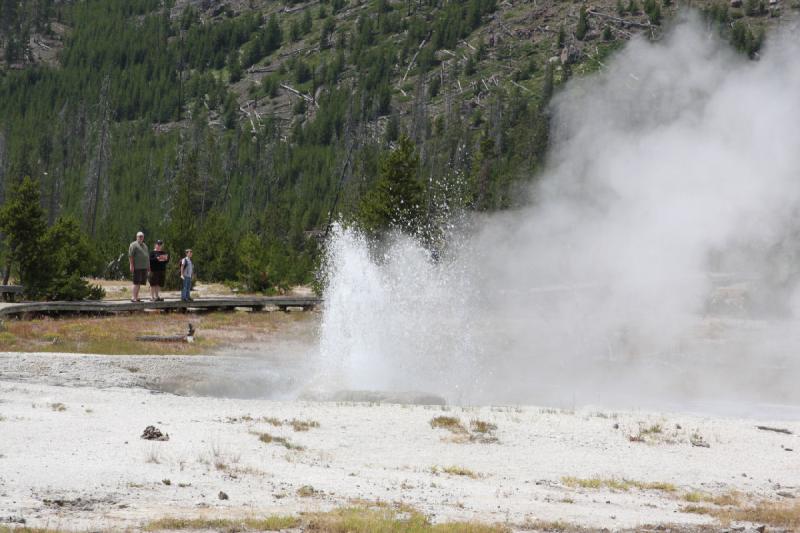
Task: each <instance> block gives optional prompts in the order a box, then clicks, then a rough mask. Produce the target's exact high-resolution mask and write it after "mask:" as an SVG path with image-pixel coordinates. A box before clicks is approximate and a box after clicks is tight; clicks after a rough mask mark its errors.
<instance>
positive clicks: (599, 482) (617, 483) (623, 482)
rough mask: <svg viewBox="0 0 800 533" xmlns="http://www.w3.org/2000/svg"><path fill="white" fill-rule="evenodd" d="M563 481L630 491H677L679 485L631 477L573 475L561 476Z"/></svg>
mask: <svg viewBox="0 0 800 533" xmlns="http://www.w3.org/2000/svg"><path fill="white" fill-rule="evenodd" d="M561 482H562V483H563V484H564V485H566V486H567V487H572V488H583V489H602V488H607V489H611V490H618V491H625V492H627V491H629V490H631V489H639V490H658V491H663V492H675V491H676V490H678V489H677V487H675V485H673V484H672V483H665V482H658V481H657V482H647V481H635V480H631V479H616V478H600V477H593V478H577V477H572V476H565V477H562V478H561Z"/></svg>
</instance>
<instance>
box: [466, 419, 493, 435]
mask: <svg viewBox="0 0 800 533" xmlns="http://www.w3.org/2000/svg"><path fill="white" fill-rule="evenodd" d="M469 429H470V430H471V431H472V432H474V433H483V434H487V433H491V432H492V431H495V430H496V429H497V425H496V424H492V423H491V422H485V421H483V420H470V422H469Z"/></svg>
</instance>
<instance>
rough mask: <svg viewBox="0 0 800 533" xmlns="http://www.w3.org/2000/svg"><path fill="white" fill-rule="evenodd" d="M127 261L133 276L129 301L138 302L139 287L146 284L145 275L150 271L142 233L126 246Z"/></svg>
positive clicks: (148, 255)
mask: <svg viewBox="0 0 800 533" xmlns="http://www.w3.org/2000/svg"><path fill="white" fill-rule="evenodd" d="M128 261H129V262H130V266H131V274H132V275H133V290H132V291H131V292H132V295H131V296H132V297H131V301H132V302H139V301H141V300H139V287H140V286H142V285H144V284H146V283H147V273H148V272H149V271H150V253H149V252H148V250H147V245H146V244H145V243H144V233H142V232H141V231H140V232H139V233H137V234H136V240H135V241H133V242H132V243H131V245H130V246H128Z"/></svg>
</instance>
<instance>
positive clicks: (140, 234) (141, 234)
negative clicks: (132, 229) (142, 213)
mask: <svg viewBox="0 0 800 533" xmlns="http://www.w3.org/2000/svg"><path fill="white" fill-rule="evenodd" d="M136 236H137V237H144V233H142V232H141V231H140V232H138V233H137V234H136Z"/></svg>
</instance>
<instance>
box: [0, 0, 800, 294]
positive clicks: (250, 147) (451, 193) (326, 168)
mask: <svg viewBox="0 0 800 533" xmlns="http://www.w3.org/2000/svg"><path fill="white" fill-rule="evenodd" d="M786 1H787V0H781V2H780V3H774V0H773V1H772V2H770V1H769V0H746V1H745V2H744V5H738V4H737V3H736V0H734V4H736V7H729V5H730V4H729V3H728V2H727V1H726V2H722V3H713V2H711V3H708V2H703V3H702V4H701V5H700V6H699V7H701V8H702V9H703V11H704V13H705V17H706V21H707V23H708V24H709V28H713V29H715V30H718V31H720V32H721V33H722V34H724V35H726V36H728V37H730V39H731V41H732V44H733V45H734V46H735V47H736V48H737V49H739V50H741V51H742V52H743V53H746V54H749V55H750V56H751V57H754V58H755V57H757V52H758V49H759V47H760V43H761V41H762V40H763V28H764V27H765V26H766V25H768V24H769V23H778V22H780V21H782V20H785V19H786V18H789V17H792V16H794V13H796V11H795V8H796V7H797V6H796V5H789V4H785V5H784V4H783V2H786ZM790 1H796V0H790ZM695 6H697V4H696V3H695ZM677 9H678V6H677V5H675V4H674V3H673V2H672V1H670V0H645V1H644V2H640V0H626V1H623V0H617V1H616V2H614V1H613V0H600V1H597V2H593V3H591V4H590V3H584V2H580V1H575V2H572V1H565V2H564V1H553V0H544V1H542V0H538V1H530V2H528V1H520V0H513V1H512V0H503V1H502V2H501V1H497V0H467V1H458V2H456V1H449V0H424V1H423V0H416V1H411V0H325V1H311V2H296V1H291V0H287V1H282V2H278V1H265V0H227V1H211V0H80V1H77V0H76V1H68V0H61V1H58V0H26V1H20V0H0V45H1V46H2V54H0V55H2V58H3V61H2V62H0V194H2V195H4V200H5V198H6V197H7V196H8V195H9V194H10V193H11V191H12V189H13V188H14V187H15V186H16V185H17V184H19V183H20V182H21V180H22V179H23V177H25V176H30V177H31V178H33V179H34V180H36V182H37V183H38V185H39V189H40V196H41V206H42V208H43V210H44V217H45V219H46V221H47V223H48V224H49V225H53V224H55V223H56V221H57V220H58V219H59V218H60V217H74V218H75V219H76V220H77V222H78V224H79V225H80V228H82V230H83V231H84V232H85V233H86V234H87V235H88V237H89V242H90V243H92V246H91V250H92V254H93V257H92V261H91V262H90V263H91V265H93V266H92V267H90V268H91V269H93V270H94V271H95V273H97V274H102V273H103V269H104V265H106V264H107V263H108V262H109V261H111V260H112V259H115V258H117V257H118V256H119V255H120V254H122V253H124V252H125V251H126V250H127V244H128V243H129V242H130V241H131V240H133V236H134V234H135V233H136V231H138V230H142V231H144V232H145V234H146V235H147V241H148V242H152V241H154V240H155V239H156V238H163V239H164V240H165V241H166V243H167V248H168V249H170V250H173V251H178V250H180V249H182V248H184V247H187V246H191V247H192V248H194V250H195V259H196V263H197V264H198V270H199V273H200V276H201V277H203V278H206V279H218V280H237V281H239V282H241V283H243V284H244V285H246V286H247V288H249V289H254V290H264V289H269V288H275V287H281V286H285V285H288V284H292V283H301V282H308V281H309V280H310V276H311V272H312V271H313V267H314V264H315V261H316V258H317V252H318V246H319V236H320V234H322V233H324V231H325V229H326V227H327V226H328V223H329V221H330V220H331V216H333V217H334V218H336V217H338V216H339V215H341V216H343V217H345V218H350V219H353V218H359V217H361V218H362V219H363V220H364V223H365V225H367V226H370V227H372V228H377V229H380V227H381V224H382V223H391V222H392V220H393V217H394V214H393V213H392V208H391V206H388V208H387V206H386V205H380V203H381V202H383V203H386V202H393V201H396V200H397V198H396V197H393V196H392V195H391V194H387V193H386V191H387V190H389V189H391V187H389V185H391V183H392V180H396V179H398V177H397V175H398V172H393V167H392V165H390V164H387V161H389V160H390V158H392V157H393V158H394V159H392V161H394V163H392V164H393V165H401V167H402V168H404V169H405V170H404V172H405V174H404V176H405V178H408V179H410V180H411V182H412V184H413V186H411V187H408V188H406V189H405V190H406V191H411V194H413V195H414V196H413V197H414V198H415V200H414V202H415V205H416V203H418V206H419V209H416V210H415V211H414V213H413V217H415V218H416V219H417V221H416V222H415V224H418V223H420V220H421V221H423V222H425V221H427V223H428V225H430V223H431V221H436V220H441V219H442V217H443V216H445V214H446V213H450V212H453V211H454V210H463V209H466V210H494V209H504V208H507V207H509V206H512V205H513V204H514V202H515V198H518V197H519V195H517V194H515V193H516V191H517V188H518V187H519V185H520V184H524V183H528V182H530V181H531V180H533V179H535V176H536V174H537V171H539V170H540V169H541V168H542V165H543V163H544V157H545V153H546V150H547V146H548V131H549V118H548V111H547V103H548V101H549V99H550V97H551V95H552V94H553V92H554V91H555V90H557V89H558V86H559V85H560V84H562V83H563V82H564V81H566V80H567V79H568V78H569V77H570V76H575V75H582V74H584V73H588V72H591V71H593V70H595V69H598V68H601V66H602V64H603V63H602V62H603V59H604V58H605V57H606V56H607V55H609V54H610V53H613V51H614V50H615V49H616V48H618V47H619V46H622V45H623V44H624V42H625V41H626V40H627V39H630V38H631V37H632V36H633V35H634V34H636V33H644V34H645V35H646V36H647V37H648V38H652V39H658V38H659V37H660V35H661V32H662V31H663V30H662V26H663V25H665V24H667V23H668V21H669V17H670V16H672V14H674V13H675V12H676V10H677ZM404 137H407V138H408V139H409V141H410V142H400V139H401V138H404ZM392 150H394V153H392ZM403 165H405V166H403ZM395 170H396V169H395ZM400 174H403V172H400ZM401 178H402V177H401ZM387 184H388V185H387ZM387 187H388V189H387ZM382 190H383V193H382V192H381V191H382ZM406 215H407V213H406V214H404V215H403V216H406ZM387 221H388V222H387ZM4 246H5V248H4V249H3V251H2V253H3V254H4V256H5V257H6V261H7V259H8V258H9V255H10V250H11V249H10V248H9V246H10V244H9V243H8V242H6V243H5V244H4Z"/></svg>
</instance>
